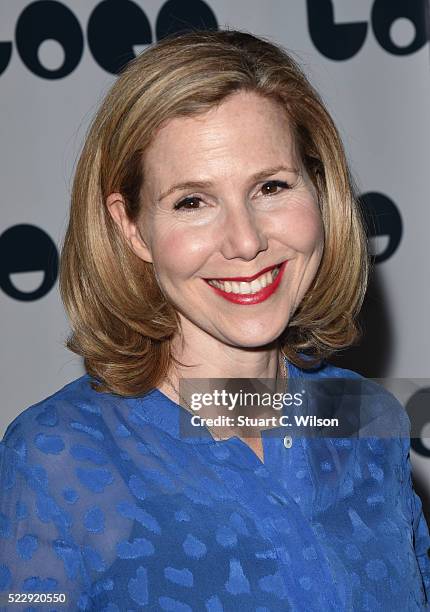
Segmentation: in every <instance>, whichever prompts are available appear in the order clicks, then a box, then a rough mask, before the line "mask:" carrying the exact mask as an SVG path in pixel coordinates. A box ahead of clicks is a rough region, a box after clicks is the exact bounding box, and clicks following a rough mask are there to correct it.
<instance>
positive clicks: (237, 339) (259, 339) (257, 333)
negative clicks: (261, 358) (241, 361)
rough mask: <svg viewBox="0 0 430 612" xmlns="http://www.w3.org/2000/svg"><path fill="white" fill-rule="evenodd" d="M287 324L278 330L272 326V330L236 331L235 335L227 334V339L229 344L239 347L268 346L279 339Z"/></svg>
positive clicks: (250, 329)
mask: <svg viewBox="0 0 430 612" xmlns="http://www.w3.org/2000/svg"><path fill="white" fill-rule="evenodd" d="M287 324H288V322H287V323H285V324H284V325H281V326H279V327H276V328H274V327H273V325H271V326H270V329H269V328H268V327H266V328H265V329H261V328H260V327H258V328H257V329H252V328H248V329H246V330H245V329H244V330H240V329H239V330H235V332H234V333H233V332H232V333H231V334H225V338H226V339H227V340H228V341H229V344H231V345H232V346H237V347H243V348H258V347H260V346H267V345H269V344H271V343H272V342H274V341H275V340H277V339H278V338H279V336H280V335H281V334H282V332H283V331H284V330H285V327H286V326H287Z"/></svg>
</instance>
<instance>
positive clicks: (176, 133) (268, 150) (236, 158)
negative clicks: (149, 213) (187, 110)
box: [143, 92, 296, 180]
mask: <svg viewBox="0 0 430 612" xmlns="http://www.w3.org/2000/svg"><path fill="white" fill-rule="evenodd" d="M295 149H296V147H295V142H294V133H293V129H292V127H291V124H290V121H289V119H288V115H287V113H286V111H285V109H284V108H283V107H282V105H281V103H280V102H277V101H276V100H273V99H269V98H267V97H264V96H262V95H259V94H257V93H255V92H239V93H236V94H233V95H231V96H229V97H228V98H226V99H225V100H224V101H223V102H221V104H219V105H218V106H216V107H213V108H211V109H210V110H209V111H206V112H204V113H201V114H198V115H193V116H191V117H176V118H173V119H170V120H168V121H167V122H166V123H165V124H164V125H163V126H162V127H161V128H160V129H159V130H158V131H157V133H156V134H155V136H154V138H153V140H152V142H151V144H150V145H149V147H148V148H147V149H146V151H145V153H144V155H143V163H144V167H145V171H146V177H147V178H151V176H154V175H156V176H161V175H162V176H163V177H166V180H167V178H168V177H169V176H170V177H172V178H173V177H176V176H177V175H178V174H181V173H182V172H184V171H185V170H193V173H194V174H198V173H203V174H205V173H206V172H210V171H211V169H214V170H215V169H216V170H218V171H220V170H222V169H224V170H225V171H229V170H230V172H231V171H232V170H233V167H232V164H234V165H239V166H240V167H245V166H246V167H249V170H250V173H252V171H253V169H256V170H257V171H258V170H259V169H260V167H261V165H275V164H280V163H289V164H291V163H296V155H295Z"/></svg>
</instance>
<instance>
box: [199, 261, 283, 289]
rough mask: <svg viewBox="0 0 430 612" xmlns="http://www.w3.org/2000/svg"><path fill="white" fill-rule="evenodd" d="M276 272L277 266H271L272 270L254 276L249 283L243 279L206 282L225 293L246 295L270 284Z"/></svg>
mask: <svg viewBox="0 0 430 612" xmlns="http://www.w3.org/2000/svg"><path fill="white" fill-rule="evenodd" d="M278 274H279V266H277V267H276V268H273V270H270V272H266V273H265V274H262V275H261V276H259V277H258V278H255V279H254V280H253V281H251V282H250V283H246V282H244V281H240V282H237V281H217V280H210V281H208V282H209V284H210V285H213V286H214V287H216V288H217V289H221V291H225V292H226V293H236V294H241V295H246V294H249V293H257V292H258V291H261V289H264V287H267V286H268V285H271V284H272V283H273V281H274V280H275V278H276V277H277V276H278Z"/></svg>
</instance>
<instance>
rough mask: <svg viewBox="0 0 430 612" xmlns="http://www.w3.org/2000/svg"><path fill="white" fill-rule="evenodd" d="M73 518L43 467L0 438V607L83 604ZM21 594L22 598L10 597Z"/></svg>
mask: <svg viewBox="0 0 430 612" xmlns="http://www.w3.org/2000/svg"><path fill="white" fill-rule="evenodd" d="M50 460H51V461H52V458H50ZM51 474H52V470H51ZM51 484H52V483H51ZM54 484H55V483H54ZM72 521H73V517H72V516H71V514H70V513H69V512H67V511H66V509H65V508H63V507H61V506H60V505H59V504H58V503H57V501H56V500H55V498H54V497H53V496H52V495H51V494H50V487H49V484H48V472H47V469H46V466H43V465H37V464H33V465H32V464H31V463H29V462H28V461H26V460H25V458H24V457H23V456H22V454H20V452H19V451H17V450H15V449H14V448H10V447H9V446H7V445H6V444H5V443H4V442H0V602H1V603H0V610H2V611H3V610H16V611H18V610H26V611H28V612H29V611H30V610H31V611H32V610H38V609H39V610H40V609H41V605H40V604H39V603H38V601H39V602H41V603H43V606H42V609H43V610H79V609H85V595H84V593H85V589H86V587H87V586H88V581H87V580H86V575H85V573H86V572H85V567H84V564H83V560H82V554H81V550H80V547H79V546H77V545H76V544H75V543H74V542H73V539H72V537H71V535H70V526H71V524H72ZM22 593H25V594H26V595H25V596H24V597H25V599H26V602H25V603H12V601H11V600H10V599H9V597H10V594H13V597H15V595H14V594H22ZM34 594H36V600H35V599H34V596H35V595H34ZM63 597H64V598H65V603H62V600H63ZM31 598H33V602H32V601H31ZM37 600H38V601H37ZM21 601H22V597H21ZM56 601H58V602H59V603H57V604H56V603H55V602H56ZM50 602H52V603H50ZM59 604H61V605H59Z"/></svg>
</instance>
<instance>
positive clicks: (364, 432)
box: [290, 361, 411, 447]
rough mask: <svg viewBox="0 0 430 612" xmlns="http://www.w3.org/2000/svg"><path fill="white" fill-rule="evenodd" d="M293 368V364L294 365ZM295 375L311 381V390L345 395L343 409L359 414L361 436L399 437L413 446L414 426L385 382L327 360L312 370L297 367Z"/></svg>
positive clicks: (405, 444)
mask: <svg viewBox="0 0 430 612" xmlns="http://www.w3.org/2000/svg"><path fill="white" fill-rule="evenodd" d="M290 365H291V364H290ZM293 368H294V372H293V376H294V377H298V378H300V379H301V380H302V381H303V380H304V381H305V384H306V381H309V382H308V384H309V385H310V388H311V389H313V390H314V391H315V390H317V391H318V395H320V393H323V392H324V393H325V392H326V393H328V394H329V395H330V396H336V394H339V395H341V396H342V410H343V411H345V412H349V413H350V414H351V416H356V415H359V419H360V423H359V425H360V437H369V438H370V437H377V438H387V439H389V438H391V439H392V438H396V439H399V438H400V439H401V440H402V445H403V446H405V447H409V437H410V429H411V423H410V419H409V416H408V413H407V412H406V410H405V408H404V407H403V405H402V404H401V403H400V401H399V400H398V399H397V398H396V397H395V396H394V395H393V393H391V392H390V391H389V390H388V388H387V386H384V385H383V384H382V383H383V381H382V380H380V381H379V382H377V381H376V380H373V379H369V378H366V377H364V376H362V375H361V374H359V373H358V372H355V371H353V370H349V369H346V368H340V367H337V366H334V365H332V364H330V363H328V362H326V361H321V362H320V363H319V364H318V365H316V366H314V367H312V368H309V369H304V368H298V367H297V366H293Z"/></svg>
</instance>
